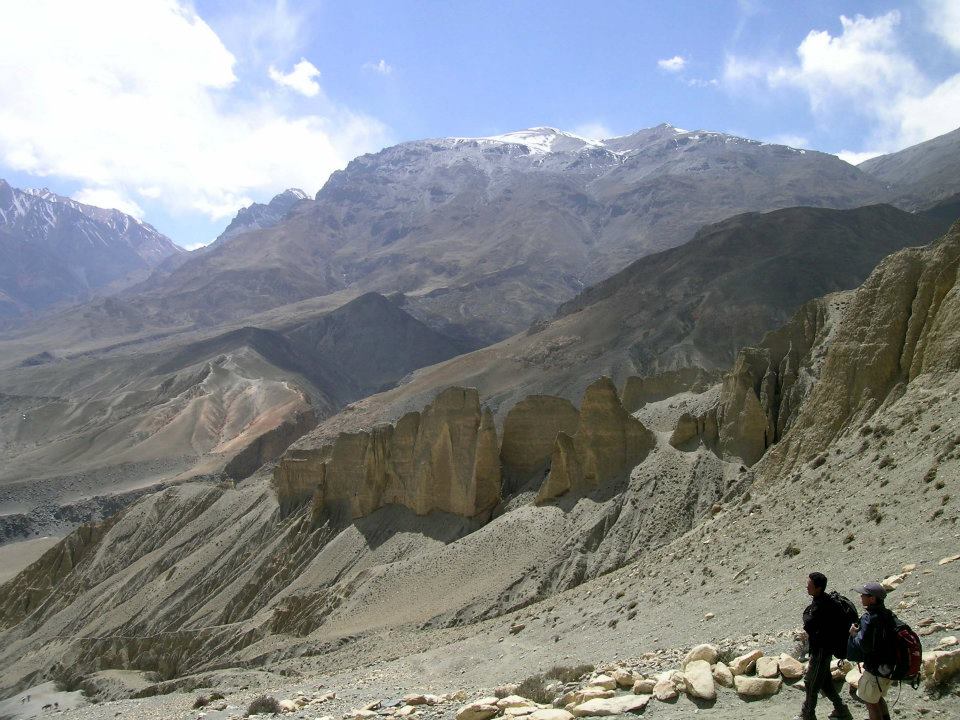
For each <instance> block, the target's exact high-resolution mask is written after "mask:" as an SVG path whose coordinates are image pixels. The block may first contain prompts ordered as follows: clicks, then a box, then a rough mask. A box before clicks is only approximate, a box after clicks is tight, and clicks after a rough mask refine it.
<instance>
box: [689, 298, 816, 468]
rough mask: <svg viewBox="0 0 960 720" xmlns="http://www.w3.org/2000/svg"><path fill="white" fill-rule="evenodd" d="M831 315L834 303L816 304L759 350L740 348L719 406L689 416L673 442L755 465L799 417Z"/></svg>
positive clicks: (768, 337)
mask: <svg viewBox="0 0 960 720" xmlns="http://www.w3.org/2000/svg"><path fill="white" fill-rule="evenodd" d="M831 317H832V312H831V301H830V299H823V298H819V299H817V300H812V301H810V302H808V303H807V304H806V305H804V306H803V307H802V308H801V309H800V310H799V311H798V312H797V313H796V315H794V317H793V318H792V319H791V320H790V322H788V323H787V324H785V325H784V326H783V327H781V328H779V329H778V330H776V331H773V332H770V333H767V334H766V335H765V336H764V338H763V340H762V341H761V342H760V343H759V345H758V346H757V347H749V348H744V349H743V350H741V351H740V352H739V353H738V355H737V359H736V361H735V363H734V365H733V368H732V369H731V370H730V372H729V373H727V374H726V375H725V376H724V377H723V385H722V388H721V391H720V397H719V400H718V402H717V405H716V407H714V408H711V409H710V410H708V411H707V412H705V413H703V414H701V415H699V416H693V415H690V414H689V413H684V415H682V416H681V417H680V419H679V420H678V422H677V425H676V427H675V429H674V431H673V434H672V436H671V438H670V444H671V445H673V446H674V447H677V448H681V447H683V446H685V445H688V444H689V443H691V442H692V441H693V440H694V439H695V438H696V439H699V441H700V442H702V443H703V444H704V445H706V446H707V447H709V448H711V449H713V450H715V451H716V452H717V453H718V454H720V455H721V456H722V457H736V458H740V460H741V461H743V463H744V464H745V465H753V464H754V463H756V462H757V461H758V460H759V459H760V458H761V456H762V455H763V454H764V452H766V450H767V448H769V447H770V446H771V445H773V444H774V443H776V442H778V441H779V440H780V438H782V437H783V435H784V434H785V433H786V432H787V430H788V429H789V428H790V426H791V424H792V423H793V421H794V420H795V419H796V417H797V412H798V410H799V407H800V405H801V403H802V401H803V398H804V397H805V396H806V394H807V392H808V391H809V389H810V387H811V385H812V382H813V380H812V378H813V376H814V375H815V373H816V371H817V367H816V366H817V360H818V358H817V357H815V353H814V351H815V350H816V348H818V347H820V346H821V344H822V343H823V342H824V341H825V339H826V337H827V335H828V333H829V331H830V328H831V322H830V320H831Z"/></svg>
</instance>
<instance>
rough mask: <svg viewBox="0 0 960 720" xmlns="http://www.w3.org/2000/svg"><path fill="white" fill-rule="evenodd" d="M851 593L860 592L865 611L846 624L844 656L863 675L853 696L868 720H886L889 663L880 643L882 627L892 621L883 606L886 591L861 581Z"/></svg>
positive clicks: (888, 612)
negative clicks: (857, 664)
mask: <svg viewBox="0 0 960 720" xmlns="http://www.w3.org/2000/svg"><path fill="white" fill-rule="evenodd" d="M854 592H858V593H860V604H861V605H863V608H864V610H866V612H865V613H864V614H863V617H861V618H860V624H859V625H851V626H850V641H849V643H848V644H847V650H848V652H847V656H848V657H849V659H851V660H858V661H860V662H861V663H863V675H862V676H861V677H860V682H859V683H858V685H857V697H858V698H860V699H861V700H863V702H864V703H866V705H867V714H868V715H869V716H870V717H869V720H890V710H889V708H887V701H886V700H885V699H884V695H886V694H887V690H888V689H889V687H890V683H891V680H890V677H889V676H890V673H891V671H892V670H893V668H892V666H890V665H888V664H887V663H888V662H889V657H888V656H887V652H886V648H884V647H883V646H882V630H883V627H884V625H885V624H889V623H891V622H892V620H891V613H890V611H889V610H888V609H887V608H886V607H885V606H884V604H883V601H884V598H886V597H887V591H886V590H885V589H884V588H883V585H881V584H880V583H876V582H868V583H864V584H863V585H861V586H860V587H858V588H855V589H854Z"/></svg>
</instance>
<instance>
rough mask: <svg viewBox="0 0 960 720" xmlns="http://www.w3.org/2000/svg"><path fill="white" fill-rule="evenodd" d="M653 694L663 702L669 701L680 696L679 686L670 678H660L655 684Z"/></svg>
mask: <svg viewBox="0 0 960 720" xmlns="http://www.w3.org/2000/svg"><path fill="white" fill-rule="evenodd" d="M653 696H654V697H655V698H656V699H657V700H660V701H662V702H669V701H670V700H676V699H677V698H678V697H680V693H678V692H677V688H676V686H675V685H674V684H673V682H671V680H670V678H660V679H659V680H657V682H656V684H655V685H654V686H653Z"/></svg>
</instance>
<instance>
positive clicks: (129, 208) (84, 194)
mask: <svg viewBox="0 0 960 720" xmlns="http://www.w3.org/2000/svg"><path fill="white" fill-rule="evenodd" d="M73 199H74V200H76V201H77V202H79V203H83V204H84V205H93V206H94V207H100V208H111V209H114V210H119V211H120V212H122V213H126V214H127V215H132V216H133V217H135V218H137V219H138V220H142V219H143V208H141V207H140V206H139V205H137V204H136V203H135V202H134V201H133V200H131V199H130V198H128V197H125V196H123V195H121V194H120V193H118V192H117V191H116V190H110V189H109V188H83V189H82V190H79V191H77V192H75V193H74V194H73Z"/></svg>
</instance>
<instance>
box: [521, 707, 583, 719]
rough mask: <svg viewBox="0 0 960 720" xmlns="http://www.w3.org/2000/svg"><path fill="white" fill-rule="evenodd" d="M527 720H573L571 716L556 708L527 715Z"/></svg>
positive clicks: (544, 709) (565, 711)
mask: <svg viewBox="0 0 960 720" xmlns="http://www.w3.org/2000/svg"><path fill="white" fill-rule="evenodd" d="M527 720H573V715H572V714H571V713H570V712H569V711H567V710H560V709H558V708H540V709H539V710H534V711H533V712H532V713H531V714H530V715H527Z"/></svg>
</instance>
